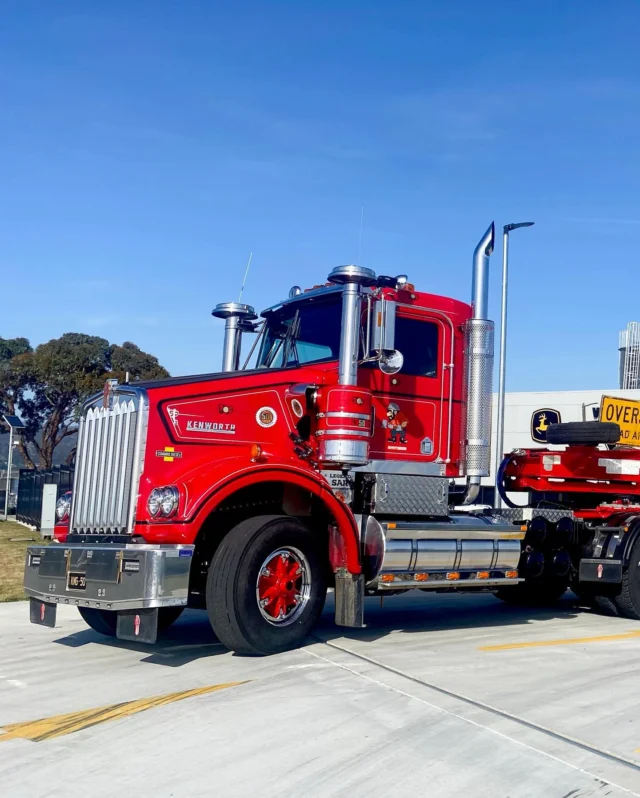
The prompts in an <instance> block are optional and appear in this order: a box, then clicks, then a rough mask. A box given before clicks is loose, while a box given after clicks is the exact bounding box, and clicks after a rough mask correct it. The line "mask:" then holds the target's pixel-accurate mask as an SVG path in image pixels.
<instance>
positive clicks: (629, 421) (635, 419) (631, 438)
mask: <svg viewBox="0 0 640 798" xmlns="http://www.w3.org/2000/svg"><path fill="white" fill-rule="evenodd" d="M600 421H613V422H615V423H616V424H619V425H620V443H624V444H626V445H627V446H640V402H638V401H636V400H634V399H621V398H620V397H618V396H603V397H602V402H601V403H600Z"/></svg>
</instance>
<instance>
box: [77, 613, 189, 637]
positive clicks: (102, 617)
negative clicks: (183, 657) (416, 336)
mask: <svg viewBox="0 0 640 798" xmlns="http://www.w3.org/2000/svg"><path fill="white" fill-rule="evenodd" d="M78 611H79V612H80V615H81V616H82V619H83V620H84V622H85V623H86V624H88V625H89V626H90V627H91V628H92V629H93V631H94V632H98V634H101V635H105V637H115V636H116V629H117V627H118V613H117V612H114V611H113V610H98V609H96V608H95V607H78ZM183 612H184V607H160V609H159V610H158V630H159V631H163V630H164V629H168V628H169V627H170V626H171V624H173V623H175V622H176V621H177V620H178V618H179V617H180V616H181V615H182V613H183Z"/></svg>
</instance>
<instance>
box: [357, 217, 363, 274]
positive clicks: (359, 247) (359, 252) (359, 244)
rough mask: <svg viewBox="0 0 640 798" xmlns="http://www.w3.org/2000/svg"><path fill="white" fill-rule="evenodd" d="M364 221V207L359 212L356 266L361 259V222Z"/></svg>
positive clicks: (359, 263)
mask: <svg viewBox="0 0 640 798" xmlns="http://www.w3.org/2000/svg"><path fill="white" fill-rule="evenodd" d="M363 221H364V205H363V206H362V208H361V210H360V240H359V241H358V260H357V261H356V263H357V264H358V266H361V265H362V264H361V258H362V222H363Z"/></svg>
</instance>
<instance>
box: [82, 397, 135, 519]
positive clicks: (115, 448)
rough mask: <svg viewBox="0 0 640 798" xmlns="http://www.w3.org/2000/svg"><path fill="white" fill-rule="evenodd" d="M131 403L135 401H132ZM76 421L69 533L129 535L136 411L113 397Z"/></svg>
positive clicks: (127, 403) (118, 398)
mask: <svg viewBox="0 0 640 798" xmlns="http://www.w3.org/2000/svg"><path fill="white" fill-rule="evenodd" d="M136 398H137V397H136ZM116 402H117V403H116V404H115V405H114V407H113V408H111V409H110V408H105V407H92V408H90V409H89V410H88V411H87V413H86V414H85V416H84V417H83V418H82V419H81V420H80V428H79V431H78V451H77V456H76V472H75V473H76V475H75V483H74V488H73V507H72V511H71V516H72V517H71V526H70V528H71V529H72V530H74V531H77V532H95V531H105V532H106V531H111V532H127V531H131V525H132V521H133V513H134V512H135V501H134V500H135V498H137V487H138V480H139V477H140V467H141V456H142V447H143V441H142V437H143V436H142V432H143V429H142V427H143V415H144V414H143V412H141V409H142V405H140V407H138V404H137V403H136V402H135V401H134V400H133V399H131V398H128V397H126V396H121V397H116Z"/></svg>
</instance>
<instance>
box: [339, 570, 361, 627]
mask: <svg viewBox="0 0 640 798" xmlns="http://www.w3.org/2000/svg"><path fill="white" fill-rule="evenodd" d="M335 599H336V614H335V622H336V624H337V625H338V626H351V627H353V628H356V629H361V628H362V627H363V626H364V574H358V575H356V574H350V573H349V572H348V571H347V570H346V569H345V568H340V569H338V571H336V595H335Z"/></svg>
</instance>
